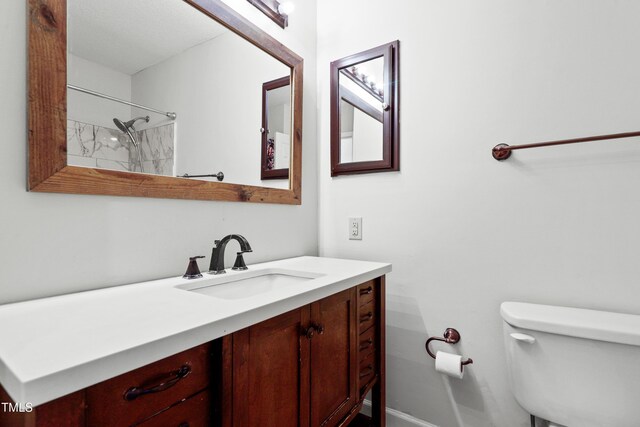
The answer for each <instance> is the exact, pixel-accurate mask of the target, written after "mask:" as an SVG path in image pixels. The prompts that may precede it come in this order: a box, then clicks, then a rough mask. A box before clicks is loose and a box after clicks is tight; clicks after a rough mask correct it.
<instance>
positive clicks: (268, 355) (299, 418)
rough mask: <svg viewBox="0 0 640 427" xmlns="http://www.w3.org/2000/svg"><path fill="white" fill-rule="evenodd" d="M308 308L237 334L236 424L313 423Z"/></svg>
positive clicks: (292, 426)
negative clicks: (310, 416) (305, 333)
mask: <svg viewBox="0 0 640 427" xmlns="http://www.w3.org/2000/svg"><path fill="white" fill-rule="evenodd" d="M308 324H309V306H305V307H302V308H300V309H297V310H293V311H290V312H288V313H285V314H282V315H280V316H277V317H274V318H272V319H269V320H266V321H264V322H262V323H259V324H257V325H253V326H250V327H248V328H245V329H243V330H241V331H238V332H235V333H234V334H233V344H232V345H233V380H232V382H233V403H232V406H233V422H232V425H233V426H234V427H255V426H260V427H271V426H273V427H308V425H309V344H310V340H309V339H307V338H306V337H303V336H302V335H301V332H302V331H303V330H304V328H305V327H307V326H308Z"/></svg>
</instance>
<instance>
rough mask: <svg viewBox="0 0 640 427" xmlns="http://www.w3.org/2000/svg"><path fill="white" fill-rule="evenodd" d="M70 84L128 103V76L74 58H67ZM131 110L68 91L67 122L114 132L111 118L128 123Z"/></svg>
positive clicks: (110, 102) (91, 96) (129, 94)
mask: <svg viewBox="0 0 640 427" xmlns="http://www.w3.org/2000/svg"><path fill="white" fill-rule="evenodd" d="M67 80H68V82H69V84H72V85H74V86H80V87H81V88H85V89H89V90H94V91H96V92H101V93H104V94H107V95H111V96H114V97H116V98H120V99H124V100H126V101H131V76H130V75H128V74H125V73H121V72H119V71H116V70H113V69H111V68H108V67H105V66H104V65H101V64H97V63H95V62H92V61H88V60H86V59H84V58H80V57H78V56H75V55H71V54H69V55H68V56H67ZM130 116H131V107H130V106H128V105H124V104H120V103H118V102H113V101H109V100H106V99H103V98H98V97H96V96H93V95H89V94H86V93H82V92H78V91H75V90H72V89H68V90H67V119H70V120H75V121H78V122H82V123H89V124H92V125H97V126H102V127H106V128H109V129H115V128H116V126H115V125H114V124H113V118H114V117H117V118H119V119H121V120H124V121H127V120H129V118H130Z"/></svg>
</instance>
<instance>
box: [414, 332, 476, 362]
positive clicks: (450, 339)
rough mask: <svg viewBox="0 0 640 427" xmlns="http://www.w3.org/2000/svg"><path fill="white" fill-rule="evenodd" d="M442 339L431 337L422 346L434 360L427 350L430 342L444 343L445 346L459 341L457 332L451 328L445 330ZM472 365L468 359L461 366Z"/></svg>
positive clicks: (429, 350) (433, 355) (434, 356)
mask: <svg viewBox="0 0 640 427" xmlns="http://www.w3.org/2000/svg"><path fill="white" fill-rule="evenodd" d="M443 337H444V338H440V337H431V338H429V339H428V340H427V342H426V343H425V345H424V346H425V348H426V349H427V353H429V356H431V357H433V358H434V359H435V358H436V355H435V354H433V353H432V352H431V349H430V348H429V343H430V342H431V341H442V342H446V343H447V344H457V343H458V342H459V341H460V332H458V331H457V330H455V329H453V328H447V329H446V330H445V331H444V334H443ZM472 363H473V360H472V359H471V358H469V359H467V360H463V361H462V366H464V365H470V364H472Z"/></svg>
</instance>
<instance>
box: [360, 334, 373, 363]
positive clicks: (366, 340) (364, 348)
mask: <svg viewBox="0 0 640 427" xmlns="http://www.w3.org/2000/svg"><path fill="white" fill-rule="evenodd" d="M375 349H376V328H369V329H367V330H366V331H365V332H363V333H362V334H361V335H360V336H359V337H358V360H363V359H364V358H365V357H367V356H368V355H369V354H370V353H373V352H374V351H375Z"/></svg>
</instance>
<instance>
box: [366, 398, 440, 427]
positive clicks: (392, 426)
mask: <svg viewBox="0 0 640 427" xmlns="http://www.w3.org/2000/svg"><path fill="white" fill-rule="evenodd" d="M362 413H363V414H365V415H369V416H370V415H371V401H369V400H365V401H364V405H363V408H362ZM387 427H438V426H436V425H434V424H431V423H428V422H426V421H423V420H421V419H419V418H416V417H412V416H411V415H408V414H405V413H404V412H400V411H396V410H395V409H391V408H387Z"/></svg>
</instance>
